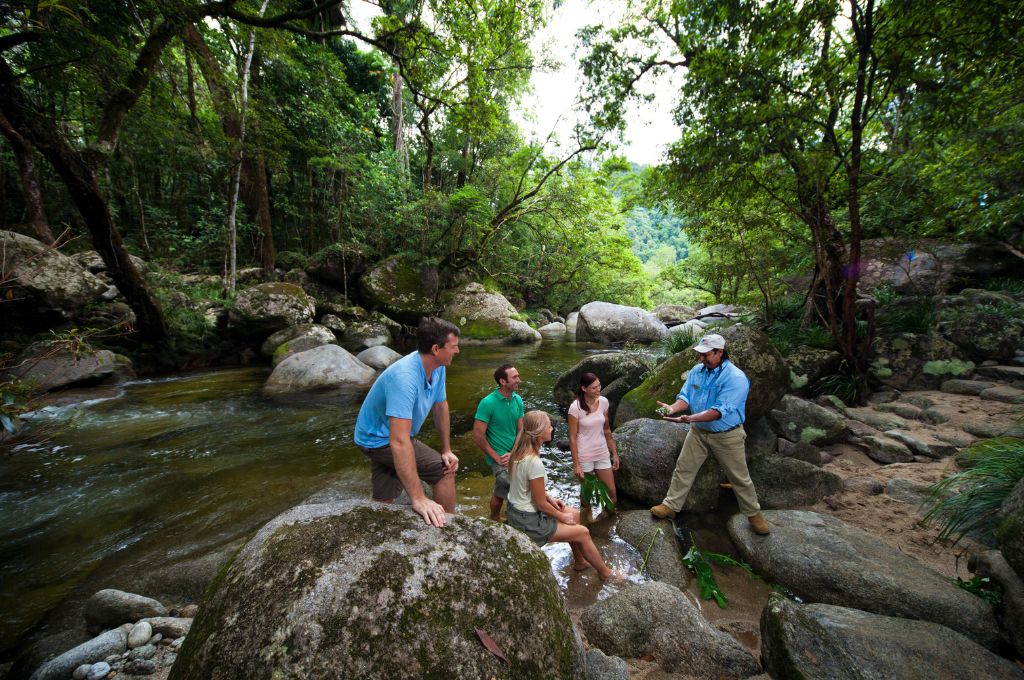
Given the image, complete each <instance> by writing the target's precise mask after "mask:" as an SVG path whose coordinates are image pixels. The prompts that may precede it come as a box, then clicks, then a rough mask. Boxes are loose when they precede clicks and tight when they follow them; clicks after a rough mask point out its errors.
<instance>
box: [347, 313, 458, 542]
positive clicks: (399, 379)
mask: <svg viewBox="0 0 1024 680" xmlns="http://www.w3.org/2000/svg"><path fill="white" fill-rule="evenodd" d="M416 349H417V351H415V352H412V353H410V354H408V355H407V356H405V357H402V358H401V359H399V360H398V361H396V362H395V363H393V364H391V365H390V366H388V367H387V368H386V369H385V370H384V372H383V373H381V374H380V375H379V376H377V380H376V381H374V383H373V387H371V388H370V392H369V394H367V395H366V399H364V400H363V404H362V406H360V407H359V416H358V418H356V431H355V442H356V445H357V446H358V447H359V448H360V449H361V450H362V451H363V453H365V454H366V455H367V456H368V457H369V458H370V461H371V464H372V478H373V498H374V500H377V501H381V502H383V503H391V502H393V501H394V500H395V498H396V497H397V496H398V494H399V493H401V491H402V489H403V488H404V489H405V492H406V493H407V494H408V495H409V500H410V501H412V508H413V510H415V511H416V512H417V513H418V514H419V515H420V516H421V517H423V520H424V521H425V522H426V523H427V524H431V525H433V526H435V527H443V526H444V514H445V513H446V512H455V471H456V470H458V469H459V459H458V458H457V457H456V456H455V454H454V453H452V448H451V443H450V434H449V433H450V427H451V423H450V420H449V412H448V397H447V394H446V392H445V368H446V367H448V366H450V365H451V363H452V359H454V358H455V355H456V354H458V353H459V328H458V326H456V325H455V324H453V323H450V322H448V321H445V320H444V319H440V318H437V317H425V318H423V319H421V320H420V323H419V328H418V329H417V334H416ZM428 413H433V416H434V427H435V428H436V429H437V434H438V436H439V437H440V438H441V453H438V452H437V451H435V450H434V449H432V448H430V447H429V446H427V445H426V444H424V443H422V442H420V441H418V440H416V439H414V437H415V436H416V435H417V433H419V431H420V427H422V426H423V422H424V421H425V420H426V419H427V414H428ZM420 480H423V481H424V482H426V483H427V484H430V485H431V486H432V487H433V495H434V499H433V500H431V499H430V498H427V496H426V495H425V494H424V493H423V488H422V487H421V486H420Z"/></svg>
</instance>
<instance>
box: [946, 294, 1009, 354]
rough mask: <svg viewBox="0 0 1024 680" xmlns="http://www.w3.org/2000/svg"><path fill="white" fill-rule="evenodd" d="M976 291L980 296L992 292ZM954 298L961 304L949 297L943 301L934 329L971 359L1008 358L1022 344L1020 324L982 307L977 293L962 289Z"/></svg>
mask: <svg viewBox="0 0 1024 680" xmlns="http://www.w3.org/2000/svg"><path fill="white" fill-rule="evenodd" d="M977 292H978V293H980V294H983V295H984V296H992V295H993V292H992V291H977ZM995 295H998V294H995ZM957 297H960V298H962V300H963V304H959V305H956V304H954V301H953V300H952V299H951V298H946V300H945V301H944V303H943V308H942V309H941V310H940V311H939V315H938V319H939V320H938V323H937V324H936V326H935V328H936V331H937V332H938V333H939V334H940V335H941V336H943V337H944V338H946V339H947V340H949V341H950V342H952V343H953V344H955V345H956V346H957V347H958V348H959V349H960V352H961V353H962V354H963V356H964V357H965V358H967V359H971V360H972V361H975V362H978V363H981V362H982V361H988V360H995V361H1009V360H1010V359H1012V358H1013V357H1014V353H1015V352H1016V350H1017V348H1019V347H1020V346H1021V345H1022V344H1024V327H1022V326H1021V325H1019V324H1017V323H1012V319H1008V318H1007V316H1006V315H1005V314H1002V313H997V312H996V311H994V310H993V309H991V307H986V306H983V305H984V304H985V303H983V302H981V300H979V299H978V296H977V295H971V294H969V291H963V293H962V294H961V295H960V296H957ZM1000 297H1003V300H1005V302H1004V303H1003V304H1007V303H1009V304H1012V300H1010V299H1009V298H1006V297H1005V296H1000ZM982 299H985V298H984V297H983V298H982ZM989 299H991V298H990V297H989ZM996 299H998V298H996ZM997 304H998V303H997ZM1008 321H1009V323H1008Z"/></svg>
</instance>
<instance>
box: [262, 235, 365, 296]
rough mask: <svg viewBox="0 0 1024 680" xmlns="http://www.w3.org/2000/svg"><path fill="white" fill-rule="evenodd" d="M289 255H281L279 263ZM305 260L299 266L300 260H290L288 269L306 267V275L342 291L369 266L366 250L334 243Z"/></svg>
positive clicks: (357, 246)
mask: <svg viewBox="0 0 1024 680" xmlns="http://www.w3.org/2000/svg"><path fill="white" fill-rule="evenodd" d="M297 254H298V253H296V255H297ZM288 255H290V253H279V254H278V262H279V263H280V262H281V259H282V258H283V257H285V256H288ZM304 259H305V263H304V264H299V261H300V260H299V259H298V258H289V262H288V264H289V265H290V266H288V267H286V268H287V269H291V268H292V267H295V266H298V267H303V266H304V267H305V270H306V273H308V274H309V275H310V276H312V277H313V278H314V279H316V280H318V281H321V282H322V283H326V284H328V285H330V286H334V287H335V288H338V289H340V290H345V289H347V288H349V287H350V286H351V284H352V283H353V282H355V281H357V280H358V277H359V276H360V275H362V274H363V272H365V271H366V266H367V259H366V251H365V248H364V247H363V246H361V245H358V244H353V243H332V244H331V245H329V246H327V247H325V248H321V249H320V250H318V251H317V252H315V253H313V254H312V255H310V256H309V257H308V258H304ZM279 266H280V264H279Z"/></svg>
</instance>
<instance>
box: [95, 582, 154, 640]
mask: <svg viewBox="0 0 1024 680" xmlns="http://www.w3.org/2000/svg"><path fill="white" fill-rule="evenodd" d="M166 613H167V608H166V607H164V606H163V605H162V604H160V603H159V602H157V601H156V600H154V599H153V598H151V597H144V596H142V595H136V594H135V593H126V592H124V591H123V590H115V589H113V588H108V589H106V590H101V591H99V592H97V593H95V594H93V596H92V597H90V598H89V599H88V600H87V601H86V603H85V622H86V624H87V625H88V626H89V629H90V630H93V631H99V630H102V629H104V628H113V627H115V626H120V625H121V624H122V623H131V622H132V621H138V620H139V619H144V618H146V617H148V616H163V615H164V614H166Z"/></svg>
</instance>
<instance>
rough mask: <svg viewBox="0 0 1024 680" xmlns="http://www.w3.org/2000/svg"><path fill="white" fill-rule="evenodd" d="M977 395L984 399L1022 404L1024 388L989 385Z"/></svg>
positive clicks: (1023, 402)
mask: <svg viewBox="0 0 1024 680" xmlns="http://www.w3.org/2000/svg"><path fill="white" fill-rule="evenodd" d="M978 396H980V397H981V398H982V399H984V400H986V401H1001V402H1003V403H1004V404H1024V390H1018V389H1017V388H1015V387H1010V386H1009V385H997V386H996V387H990V388H988V389H987V390H982V391H981V394H979V395H978Z"/></svg>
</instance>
